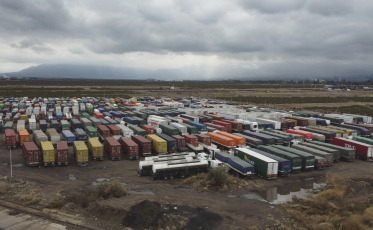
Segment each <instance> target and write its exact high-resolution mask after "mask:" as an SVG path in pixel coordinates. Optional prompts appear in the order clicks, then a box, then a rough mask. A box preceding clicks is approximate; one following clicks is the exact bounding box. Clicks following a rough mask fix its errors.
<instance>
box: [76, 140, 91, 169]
mask: <svg viewBox="0 0 373 230" xmlns="http://www.w3.org/2000/svg"><path fill="white" fill-rule="evenodd" d="M74 154H75V158H76V162H77V163H78V164H85V163H87V162H88V148H87V146H86V145H85V143H84V141H74Z"/></svg>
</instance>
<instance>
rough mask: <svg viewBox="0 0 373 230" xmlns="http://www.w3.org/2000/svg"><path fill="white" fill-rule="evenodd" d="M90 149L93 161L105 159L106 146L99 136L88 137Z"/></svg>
mask: <svg viewBox="0 0 373 230" xmlns="http://www.w3.org/2000/svg"><path fill="white" fill-rule="evenodd" d="M88 150H89V153H90V154H91V158H92V160H93V161H97V160H100V161H102V160H103V159H104V146H103V145H102V144H101V142H100V141H99V140H98V139H97V138H89V139H88Z"/></svg>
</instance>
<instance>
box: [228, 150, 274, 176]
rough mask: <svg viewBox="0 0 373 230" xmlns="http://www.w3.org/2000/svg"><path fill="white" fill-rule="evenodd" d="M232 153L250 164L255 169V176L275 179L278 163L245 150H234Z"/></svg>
mask: <svg viewBox="0 0 373 230" xmlns="http://www.w3.org/2000/svg"><path fill="white" fill-rule="evenodd" d="M233 152H234V155H235V156H237V157H239V158H241V159H242V160H244V161H246V162H248V163H250V164H252V165H253V166H254V168H255V172H256V174H258V175H259V176H262V177H265V178H268V179H271V178H276V177H277V174H278V161H276V160H273V159H271V158H269V157H266V156H264V155H262V154H259V153H257V152H254V151H251V150H250V149H246V148H236V149H234V150H233Z"/></svg>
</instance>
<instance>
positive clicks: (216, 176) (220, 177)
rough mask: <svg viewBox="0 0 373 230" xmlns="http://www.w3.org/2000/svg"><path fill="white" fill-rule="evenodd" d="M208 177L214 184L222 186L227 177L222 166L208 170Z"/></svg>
mask: <svg viewBox="0 0 373 230" xmlns="http://www.w3.org/2000/svg"><path fill="white" fill-rule="evenodd" d="M208 179H209V180H210V181H211V183H212V184H213V185H215V186H223V185H224V184H225V183H226V182H227V179H228V173H227V170H226V169H225V168H224V167H216V168H214V169H212V170H211V171H210V172H209V174H208Z"/></svg>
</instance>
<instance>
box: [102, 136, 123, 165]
mask: <svg viewBox="0 0 373 230" xmlns="http://www.w3.org/2000/svg"><path fill="white" fill-rule="evenodd" d="M105 149H106V152H107V154H108V155H109V158H110V159H111V160H120V159H121V155H122V148H121V145H120V143H119V142H118V141H117V140H116V139H115V138H114V137H108V138H106V139H105Z"/></svg>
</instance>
